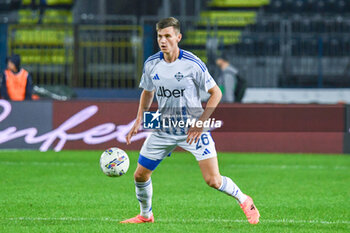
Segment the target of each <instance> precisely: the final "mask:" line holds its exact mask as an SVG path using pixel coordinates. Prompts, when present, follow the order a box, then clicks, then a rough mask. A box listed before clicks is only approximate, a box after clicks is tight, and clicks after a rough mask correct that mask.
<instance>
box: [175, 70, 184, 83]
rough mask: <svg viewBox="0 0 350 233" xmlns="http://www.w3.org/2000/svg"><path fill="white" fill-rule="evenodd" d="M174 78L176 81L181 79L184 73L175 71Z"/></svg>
mask: <svg viewBox="0 0 350 233" xmlns="http://www.w3.org/2000/svg"><path fill="white" fill-rule="evenodd" d="M174 76H175V78H176V79H177V81H179V82H180V81H181V79H183V77H184V75H183V74H181V72H177V73H176V74H175V75H174Z"/></svg>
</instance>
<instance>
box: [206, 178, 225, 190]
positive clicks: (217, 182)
mask: <svg viewBox="0 0 350 233" xmlns="http://www.w3.org/2000/svg"><path fill="white" fill-rule="evenodd" d="M205 182H206V183H207V184H208V185H209V186H210V187H212V188H215V189H218V188H220V186H221V177H220V176H209V177H206V178H205Z"/></svg>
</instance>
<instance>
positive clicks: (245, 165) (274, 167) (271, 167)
mask: <svg viewBox="0 0 350 233" xmlns="http://www.w3.org/2000/svg"><path fill="white" fill-rule="evenodd" d="M0 164H3V165H9V166H10V165H15V166H18V165H33V166H77V165H82V164H85V165H88V164H90V163H88V162H37V161H18V162H15V161H0ZM228 167H232V168H244V169H246V168H248V169H249V168H252V169H253V168H254V169H256V168H270V169H282V170H284V169H314V170H324V169H326V170H329V169H333V170H350V166H322V165H259V164H231V165H228Z"/></svg>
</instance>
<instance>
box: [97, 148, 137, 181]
mask: <svg viewBox="0 0 350 233" xmlns="http://www.w3.org/2000/svg"><path fill="white" fill-rule="evenodd" d="M129 163H130V161H129V157H128V155H127V154H126V153H125V151H123V150H121V149H119V148H116V147H113V148H109V149H107V150H105V151H104V152H103V153H102V155H101V158H100V167H101V170H102V172H103V173H104V174H105V175H107V176H110V177H118V176H122V175H124V174H125V173H126V172H127V171H128V169H129Z"/></svg>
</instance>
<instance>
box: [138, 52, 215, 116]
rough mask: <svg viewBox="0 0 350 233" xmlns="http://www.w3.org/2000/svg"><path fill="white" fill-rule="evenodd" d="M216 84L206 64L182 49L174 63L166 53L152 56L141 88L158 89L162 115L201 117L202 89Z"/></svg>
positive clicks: (156, 90)
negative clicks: (166, 58) (166, 57)
mask: <svg viewBox="0 0 350 233" xmlns="http://www.w3.org/2000/svg"><path fill="white" fill-rule="evenodd" d="M215 85H216V83H215V81H214V79H213V78H212V76H211V75H210V74H209V72H208V69H207V67H206V66H205V64H204V63H203V62H202V61H201V60H200V59H199V58H198V57H196V56H195V55H193V54H192V53H191V52H188V51H185V50H181V49H180V54H179V57H178V58H177V59H176V60H175V61H174V62H172V63H167V62H166V61H165V60H164V57H163V53H162V52H158V53H156V54H154V55H152V56H150V57H149V58H148V59H147V60H146V61H145V64H144V69H143V75H142V78H141V82H140V88H143V89H144V90H147V91H153V90H155V95H156V97H157V101H158V108H159V110H160V112H161V113H168V114H176V115H179V114H180V115H191V116H197V117H198V116H199V115H201V114H202V112H203V108H202V105H201V98H200V95H199V93H200V89H202V90H203V91H205V92H208V90H209V89H211V88H212V87H214V86H215Z"/></svg>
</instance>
